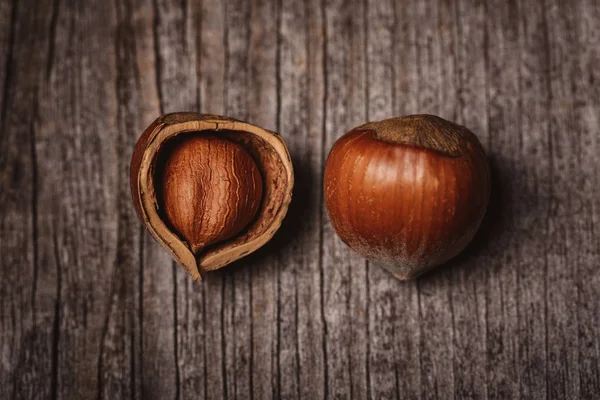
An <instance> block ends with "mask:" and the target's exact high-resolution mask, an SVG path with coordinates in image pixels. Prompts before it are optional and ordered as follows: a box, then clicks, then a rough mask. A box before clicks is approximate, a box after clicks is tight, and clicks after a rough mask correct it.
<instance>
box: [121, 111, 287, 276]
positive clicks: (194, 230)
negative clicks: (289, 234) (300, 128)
mask: <svg viewBox="0 0 600 400" xmlns="http://www.w3.org/2000/svg"><path fill="white" fill-rule="evenodd" d="M130 174H131V176H130V177H131V193H132V199H133V203H134V206H135V209H136V211H137V214H138V217H139V218H140V220H141V221H142V222H143V223H144V224H145V225H146V228H147V229H148V231H150V233H152V235H153V236H154V237H155V238H156V240H157V241H158V242H159V243H160V244H161V245H163V246H164V247H166V248H167V249H168V250H169V251H170V252H171V253H172V255H173V256H174V258H175V259H176V260H177V261H178V262H179V264H181V265H182V266H183V267H184V268H185V269H186V271H187V272H188V273H189V274H190V275H191V276H192V277H193V278H194V279H200V277H201V274H202V273H204V272H206V271H210V270H215V269H218V268H221V267H223V266H225V265H227V264H229V263H231V262H233V261H235V260H237V259H239V258H241V257H243V256H245V255H247V254H249V253H251V252H253V251H255V250H257V249H258V248H260V247H261V246H263V245H264V244H265V243H266V242H268V241H269V240H270V239H271V238H272V237H273V235H274V234H275V232H276V231H277V229H278V228H279V226H280V225H281V221H282V220H283V218H284V217H285V214H286V213H287V209H288V205H289V203H290V201H291V196H292V188H293V185H294V178H293V171H292V162H291V160H290V157H289V153H288V151H287V148H286V146H285V144H284V142H283V140H282V139H281V137H280V136H279V135H277V134H276V133H273V132H270V131H267V130H265V129H262V128H259V127H257V126H254V125H251V124H248V123H245V122H241V121H236V120H233V119H231V118H227V117H221V116H215V115H202V114H196V113H174V114H168V115H165V116H162V117H159V118H158V119H157V120H156V121H154V123H152V125H150V126H149V127H148V128H147V129H146V130H145V131H144V133H143V134H142V136H141V137H140V138H139V139H138V142H137V144H136V147H135V149H134V152H133V156H132V160H131V170H130Z"/></svg>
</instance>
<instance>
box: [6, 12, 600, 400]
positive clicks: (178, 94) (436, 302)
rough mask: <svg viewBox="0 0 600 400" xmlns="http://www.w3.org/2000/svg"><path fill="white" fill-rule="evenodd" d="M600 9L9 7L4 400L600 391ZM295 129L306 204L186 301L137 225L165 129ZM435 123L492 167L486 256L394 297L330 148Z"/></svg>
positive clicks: (299, 192) (395, 290)
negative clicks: (143, 138) (345, 219)
mask: <svg viewBox="0 0 600 400" xmlns="http://www.w3.org/2000/svg"><path fill="white" fill-rule="evenodd" d="M599 65H600V4H599V2H598V0H587V1H586V0H581V1H579V0H578V1H562V0H531V1H530V0H512V1H507V0H490V1H488V2H480V1H466V0H461V1H444V0H438V1H436V0H427V1H423V0H406V1H401V0H398V1H396V2H395V3H394V2H393V1H391V0H359V1H350V2H349V1H342V0H335V1H320V0H306V1H299V0H254V1H243V0H228V1H223V2H221V1H218V0H198V1H192V0H180V1H166V0H154V1H152V0H116V1H92V0H86V1H80V0H54V1H50V0H46V1H40V0H0V124H1V125H0V127H1V130H0V142H1V147H0V282H1V284H0V399H13V398H14V399H17V398H19V399H20V398H23V399H33V398H40V399H101V398H102V399H120V398H134V399H173V398H176V399H188V398H207V399H209V398H210V399H212V398H216V399H220V398H228V399H233V398H236V399H249V398H254V399H263V398H286V399H288V398H289V399H292V398H302V399H320V398H329V399H333V398H340V399H365V398H374V399H375V398H376V399H379V398H387V399H390V398H392V399H393V398H399V399H404V398H427V399H429V398H432V399H433V398H438V399H448V398H455V399H463V398H497V399H504V398H522V399H545V398H552V399H580V398H581V399H584V398H587V399H597V398H599V396H600V189H599V187H600V156H599V155H600V130H599V129H600V68H599ZM180 110H191V111H200V112H210V113H217V114H225V115H229V116H232V117H236V118H239V119H242V120H247V121H249V122H252V123H254V124H257V125H260V126H263V127H265V128H268V129H272V130H275V131H278V132H280V133H281V134H282V136H283V138H284V139H285V141H286V142H287V144H288V146H289V149H290V152H291V154H292V157H293V161H294V166H295V173H296V181H297V184H296V189H295V193H294V200H293V203H292V206H291V209H290V212H289V214H288V217H287V218H286V220H285V222H284V225H283V227H282V229H281V230H280V231H279V233H278V234H277V235H276V237H275V238H274V239H273V241H271V242H270V243H269V244H268V245H267V246H266V247H264V248H263V249H261V250H260V251H259V252H257V253H255V254H253V255H252V256H249V257H247V258H245V259H243V260H242V261H240V262H238V263H236V264H235V265H232V266H229V267H227V268H225V269H223V270H220V271H217V272H214V273H211V274H209V275H208V276H207V278H206V280H204V281H202V282H199V283H195V282H192V280H191V279H190V278H189V277H188V276H187V275H186V273H185V272H184V270H183V269H181V268H179V267H178V266H176V265H175V264H174V263H173V261H172V259H171V258H170V256H169V255H168V253H167V252H166V251H165V250H163V249H162V248H160V247H159V246H158V244H157V243H156V242H154V240H153V239H152V238H151V236H150V235H149V234H148V233H147V232H145V231H144V230H143V228H142V226H141V224H140V223H139V222H138V220H137V219H136V216H135V213H134V210H133V207H132V205H131V201H130V195H129V187H128V174H129V160H130V156H131V152H132V149H133V146H134V143H135V141H136V139H137V137H138V135H139V134H140V133H141V132H142V130H143V129H144V128H145V127H146V126H147V125H148V124H150V122H152V121H153V120H154V119H155V118H156V117H157V116H158V115H160V114H161V113H166V112H171V111H180ZM412 113H433V114H437V115H440V116H442V117H445V118H447V119H450V120H454V121H456V122H458V123H461V124H464V125H466V126H468V127H469V128H470V129H471V130H473V131H474V132H476V133H477V134H478V136H479V137H480V138H481V140H482V143H483V145H484V147H485V148H486V150H487V152H488V155H489V158H490V160H491V164H492V167H493V176H494V178H493V180H494V189H493V193H492V202H491V205H490V209H489V212H488V215H487V217H486V219H485V221H484V225H483V227H482V229H481V231H480V233H479V235H478V236H477V238H476V240H475V242H474V243H473V244H472V245H471V246H470V247H469V248H468V249H467V251H466V252H465V253H463V254H462V255H461V256H459V257H458V258H457V259H455V260H453V261H452V262H450V263H449V264H448V265H447V266H445V267H443V268H440V269H439V270H437V271H436V272H433V273H430V274H428V275H426V276H423V277H422V278H420V279H418V280H416V281H409V282H400V281H398V280H396V279H394V278H393V277H392V276H391V275H390V274H388V273H387V272H385V271H384V270H382V269H381V268H379V267H378V266H376V265H373V264H370V263H367V262H365V260H364V259H363V258H361V257H359V256H357V255H356V254H354V253H352V252H351V251H350V250H349V249H348V248H347V247H346V246H345V245H343V243H342V242H341V241H340V240H339V239H338V238H337V237H336V235H335V234H334V232H333V230H332V228H331V225H330V224H329V222H328V218H327V215H326V212H325V210H324V206H323V200H322V189H321V184H322V170H323V163H324V160H325V157H326V155H327V152H328V150H329V149H330V148H331V146H332V144H333V142H334V141H335V139H336V138H338V137H339V136H341V135H342V134H343V133H344V132H345V131H347V130H348V129H350V128H352V127H354V126H356V125H359V124H361V123H363V122H365V121H368V120H377V119H383V118H386V117H390V116H397V115H406V114H412Z"/></svg>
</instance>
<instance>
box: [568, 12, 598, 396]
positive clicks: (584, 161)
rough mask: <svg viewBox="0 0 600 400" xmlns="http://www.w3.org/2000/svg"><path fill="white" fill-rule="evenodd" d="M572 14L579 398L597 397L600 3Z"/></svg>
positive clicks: (574, 211)
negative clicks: (577, 136) (576, 135)
mask: <svg viewBox="0 0 600 400" xmlns="http://www.w3.org/2000/svg"><path fill="white" fill-rule="evenodd" d="M578 6H579V7H578V10H577V13H576V21H577V23H576V25H577V28H576V30H577V41H576V42H575V45H576V46H577V47H576V49H577V51H576V54H577V60H578V63H577V65H576V66H575V70H576V71H577V74H576V76H575V77H574V78H572V79H573V81H574V85H575V89H574V95H573V102H574V105H575V107H574V110H573V113H574V116H575V119H576V120H577V121H578V124H579V127H578V128H579V130H580V135H581V136H580V139H579V140H580V142H579V144H580V151H581V155H580V156H579V157H578V158H577V161H578V163H579V165H578V168H579V170H580V171H581V175H580V177H579V180H578V181H577V186H578V188H579V193H580V196H581V199H580V203H581V208H580V209H575V210H573V214H574V218H575V231H576V232H577V233H578V235H577V237H579V238H580V240H581V245H580V247H579V248H578V250H577V251H578V254H577V255H576V257H575V258H576V260H577V262H576V264H577V267H576V270H575V274H576V275H577V288H578V293H577V298H578V301H577V319H578V338H579V371H580V372H579V375H580V376H579V385H580V388H581V389H580V395H581V397H582V398H593V397H594V396H597V394H598V393H600V340H599V339H598V337H599V336H600V335H599V334H600V327H599V324H598V318H597V315H598V304H600V301H599V300H598V299H600V271H598V267H597V266H598V264H599V263H600V235H598V229H599V228H598V226H599V223H600V189H599V188H600V174H599V173H598V169H599V167H600V160H598V152H599V151H600V140H599V132H600V119H599V118H600V116H599V114H598V109H599V108H600V85H599V84H598V83H599V82H600V74H599V71H598V69H597V68H596V67H595V65H598V62H600V4H598V2H596V1H582V2H579V3H578Z"/></svg>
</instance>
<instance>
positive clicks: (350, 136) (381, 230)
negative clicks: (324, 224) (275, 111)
mask: <svg viewBox="0 0 600 400" xmlns="http://www.w3.org/2000/svg"><path fill="white" fill-rule="evenodd" d="M324 193H325V203H326V206H327V210H328V213H329V217H330V220H331V222H332V225H333V228H334V229H335V231H336V232H337V233H338V235H339V236H340V237H341V239H342V240H343V241H344V242H345V243H346V244H348V245H349V246H350V247H351V248H352V249H354V250H355V251H356V252H358V253H360V254H361V255H363V256H364V257H365V258H367V259H369V260H372V261H375V262H377V263H380V264H382V265H383V266H385V267H387V268H388V269H389V270H390V271H391V272H392V273H393V274H394V275H395V276H396V277H398V278H400V279H409V278H413V277H415V276H418V275H419V274H421V273H423V272H425V271H427V270H428V269H430V268H432V267H435V266H437V265H440V264H442V263H444V262H446V261H447V260H449V259H451V258H453V257H454V256H456V255H457V254H458V253H459V252H460V251H462V250H463V249H464V248H465V246H466V245H467V244H468V243H469V242H470V241H471V239H472V238H473V236H474V235H475V232H476V231H477V229H478V227H479V225H480V223H481V220H482V219H483V216H484V214H485V211H486V208H487V204H488V200H489V195H490V172H489V166H488V162H487V159H486V157H485V154H484V151H483V148H482V146H481V144H480V143H479V141H478V140H477V138H476V137H475V135H474V134H473V133H472V132H470V131H469V130H468V129H466V128H464V127H462V126H459V125H456V124H453V123H451V122H449V121H446V120H443V119H442V118H439V117H435V116H432V115H416V116H409V117H403V118H393V119H389V120H384V121H380V122H373V123H369V124H366V125H363V126H361V127H358V128H356V129H354V130H352V131H350V132H348V133H347V134H345V135H344V136H342V137H341V138H340V139H339V140H338V141H337V142H336V143H335V144H334V146H333V148H332V149H331V152H330V154H329V157H328V159H327V163H326V166H325V177H324Z"/></svg>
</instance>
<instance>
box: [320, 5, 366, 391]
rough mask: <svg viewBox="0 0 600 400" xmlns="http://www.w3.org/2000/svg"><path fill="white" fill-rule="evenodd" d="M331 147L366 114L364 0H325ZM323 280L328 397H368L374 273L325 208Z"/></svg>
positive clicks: (327, 124) (327, 141)
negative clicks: (334, 226)
mask: <svg viewBox="0 0 600 400" xmlns="http://www.w3.org/2000/svg"><path fill="white" fill-rule="evenodd" d="M324 12H325V15H324V19H325V24H324V25H325V34H326V39H325V40H326V43H325V52H326V54H325V111H324V113H325V151H329V149H331V147H332V146H333V143H334V142H335V140H336V139H337V138H339V137H340V136H342V135H343V134H344V133H345V132H347V131H348V130H350V129H352V128H353V127H355V126H358V125H360V124H361V123H364V122H365V119H366V71H365V62H366V60H365V55H366V54H365V45H366V42H365V32H366V30H365V25H364V22H365V18H364V13H365V9H364V2H363V1H351V2H346V1H326V2H325V9H324ZM323 215H324V216H323V233H322V235H323V239H322V244H321V247H322V250H321V251H322V272H321V273H322V277H323V278H322V279H323V281H322V283H321V290H322V293H321V296H322V301H323V312H324V324H325V333H326V337H325V343H324V347H325V348H324V351H325V363H326V367H327V368H326V372H325V376H326V380H327V383H326V393H325V396H326V397H328V398H333V397H340V398H365V397H366V396H367V387H368V375H369V371H368V365H367V360H368V357H369V356H368V353H369V340H368V332H367V326H366V323H367V316H368V305H367V298H368V290H369V289H368V285H369V281H368V277H367V276H368V275H367V268H366V263H365V261H364V259H363V258H361V257H359V256H358V255H356V254H355V253H353V252H352V251H351V250H350V249H349V248H348V247H347V246H346V245H345V244H344V243H342V241H341V240H340V239H339V237H337V236H336V234H335V233H334V231H333V229H332V227H331V224H330V222H329V219H328V218H327V213H326V211H325V210H323Z"/></svg>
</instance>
